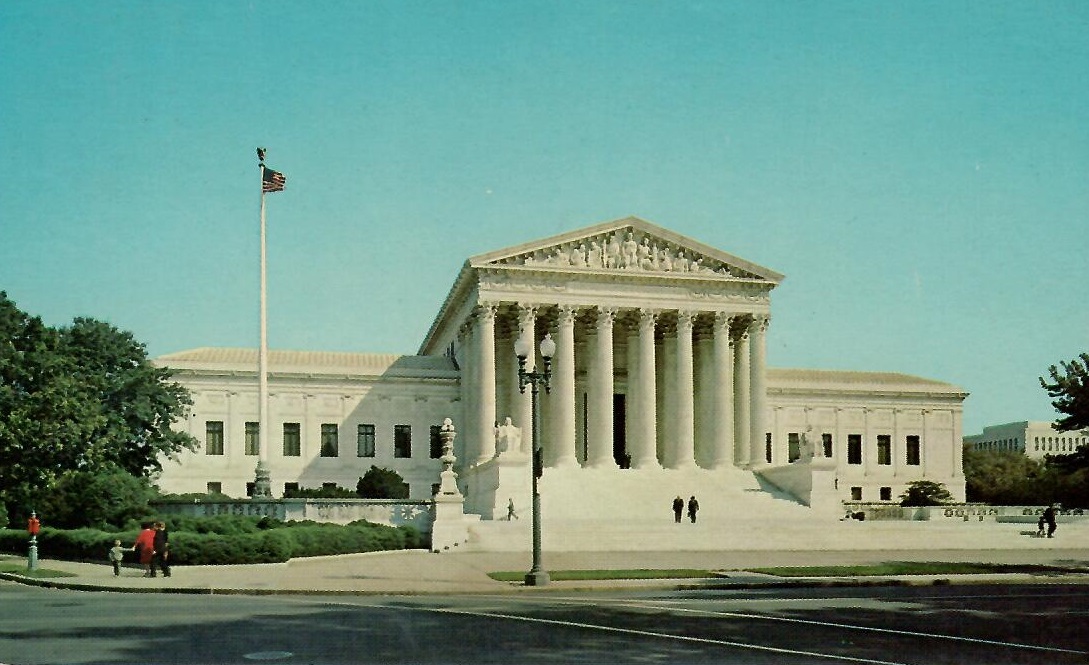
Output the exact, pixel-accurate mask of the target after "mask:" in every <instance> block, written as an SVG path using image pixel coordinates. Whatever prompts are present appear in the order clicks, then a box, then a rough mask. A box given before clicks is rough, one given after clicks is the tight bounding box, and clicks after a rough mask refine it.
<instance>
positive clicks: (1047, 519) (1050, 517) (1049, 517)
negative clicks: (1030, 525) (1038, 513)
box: [1044, 504, 1056, 538]
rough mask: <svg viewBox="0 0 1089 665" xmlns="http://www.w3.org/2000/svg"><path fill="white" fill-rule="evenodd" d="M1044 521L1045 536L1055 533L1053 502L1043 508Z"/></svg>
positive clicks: (1051, 535)
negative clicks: (1045, 525)
mask: <svg viewBox="0 0 1089 665" xmlns="http://www.w3.org/2000/svg"><path fill="white" fill-rule="evenodd" d="M1044 523H1045V524H1047V537H1048V538H1051V537H1053V536H1054V535H1055V527H1056V524H1055V504H1051V505H1050V506H1048V507H1047V509H1046V510H1044Z"/></svg>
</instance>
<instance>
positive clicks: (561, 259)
mask: <svg viewBox="0 0 1089 665" xmlns="http://www.w3.org/2000/svg"><path fill="white" fill-rule="evenodd" d="M782 279H783V276H782V275H780V274H778V273H776V272H775V271H773V270H770V269H768V268H764V267H761V266H758V265H755V264H753V263H750V262H748V261H745V260H744V259H741V258H738V257H735V256H732V255H730V254H727V253H725V252H723V251H721V250H717V249H714V248H712V247H709V246H706V245H703V244H700V243H698V242H696V241H693V240H690V239H688V238H685V237H683V236H680V235H678V234H676V233H673V232H671V231H668V230H667V229H663V228H660V227H658V226H655V225H653V224H650V223H648V222H645V221H643V220H641V219H637V218H627V219H622V220H617V221H614V222H607V223H604V224H599V225H597V226H593V227H589V228H586V229H582V230H579V231H573V232H570V233H566V234H562V235H559V236H555V237H552V238H548V239H545V240H540V241H536V242H530V243H526V244H523V245H519V246H517V247H511V248H508V249H504V250H498V251H494V252H490V253H487V254H482V255H479V256H476V257H472V258H470V259H469V260H468V261H466V263H465V264H464V266H463V268H462V270H461V272H460V274H459V275H458V277H457V279H456V280H455V282H454V284H453V287H452V288H451V290H450V292H449V295H448V296H447V298H446V300H445V302H444V303H443V305H442V307H441V308H440V310H439V312H438V314H437V316H436V318H435V320H434V323H433V324H432V326H431V329H430V330H429V332H428V333H427V336H426V338H425V340H424V341H423V343H422V344H421V346H420V348H419V351H418V355H409V356H385V355H378V354H364V353H320V352H306V351H301V352H289V351H273V352H271V353H270V360H269V367H270V373H269V389H270V405H269V413H270V423H271V426H270V430H271V431H270V432H269V434H270V436H269V437H268V439H269V450H266V451H261V450H259V449H258V448H259V436H258V429H257V428H258V420H259V419H258V404H257V395H258V389H257V361H258V359H257V351H256V350H255V349H212V348H205V349H195V350H192V351H183V352H180V353H174V354H170V355H166V356H163V357H161V358H158V359H157V362H158V363H159V364H160V365H162V366H166V367H170V368H172V369H173V370H175V380H177V381H178V382H180V383H181V384H183V385H185V386H186V387H187V388H189V389H190V390H191V391H192V392H193V395H194V401H195V404H194V407H193V409H192V412H191V413H190V415H189V416H188V418H187V419H186V420H184V421H182V422H180V423H178V425H177V426H178V427H179V428H180V429H182V430H184V431H186V432H189V433H190V434H192V435H193V436H194V437H196V438H197V439H198V440H199V441H200V443H201V447H200V449H199V450H197V451H196V452H184V453H182V454H181V455H180V456H179V458H178V459H177V460H174V461H166V462H165V463H164V470H163V474H162V477H161V479H160V486H161V487H162V489H163V490H165V491H171V492H203V491H206V490H207V491H222V492H225V493H227V494H229V495H233V496H241V495H243V494H244V493H249V492H250V491H252V482H253V480H254V466H255V463H256V461H257V460H258V458H259V457H261V458H263V459H265V460H266V462H267V465H268V468H269V470H270V472H271V477H272V484H273V493H274V494H276V495H279V494H280V493H281V491H282V490H286V489H290V488H291V487H298V486H301V487H306V488H313V487H321V486H322V485H325V484H337V485H340V486H343V487H349V488H354V487H355V482H356V480H357V479H358V478H359V477H360V476H362V475H363V474H364V473H365V472H366V471H367V469H369V468H370V467H371V466H372V465H377V466H381V467H386V468H390V469H393V470H395V471H397V472H398V473H400V474H401V475H402V476H403V477H404V478H405V479H406V480H407V481H408V483H409V485H410V493H411V497H412V498H430V496H431V494H432V492H433V485H434V484H435V483H437V482H438V474H439V471H440V470H441V468H442V465H441V462H440V460H439V457H441V455H442V450H441V443H439V440H438V430H439V427H440V424H441V423H442V421H443V418H446V417H450V418H452V419H453V421H454V423H455V424H456V426H457V431H458V435H457V439H456V441H455V454H456V456H457V466H456V467H455V470H456V471H457V473H458V474H459V477H458V484H459V485H460V486H461V490H462V492H463V493H464V495H465V497H466V501H465V509H466V510H467V511H468V512H471V513H475V514H479V515H481V516H483V517H484V519H493V518H499V517H502V516H504V515H506V511H507V506H508V505H509V504H510V503H511V502H513V503H514V504H515V505H516V506H518V507H519V509H525V506H527V504H528V502H529V492H530V490H529V481H530V477H531V475H530V473H529V460H530V452H531V451H532V450H533V448H534V443H535V442H534V441H533V433H532V430H531V427H530V422H531V410H530V395H529V393H528V391H527V393H522V392H520V391H519V386H518V374H517V365H518V363H517V360H516V357H515V353H514V348H515V341H516V340H519V339H521V340H524V341H525V342H526V343H527V344H528V347H529V348H531V349H535V348H536V347H537V346H538V344H539V343H540V342H541V340H542V339H543V338H544V337H545V335H550V336H551V339H552V340H554V341H555V343H556V347H557V348H556V352H555V357H554V358H553V359H552V364H551V369H552V381H551V390H550V391H549V393H548V394H543V393H542V395H541V405H540V406H541V408H540V415H541V423H540V424H541V441H540V442H539V445H540V447H541V448H542V460H543V466H544V474H543V477H542V479H543V480H542V482H543V484H544V489H543V490H542V495H543V500H544V501H545V503H546V514H547V515H549V516H551V517H560V516H567V517H578V516H584V515H585V514H586V511H587V510H597V511H603V510H604V511H607V514H610V515H618V516H619V515H624V516H627V517H632V518H637V517H639V516H645V515H646V514H647V513H648V511H658V510H660V509H661V507H662V506H666V507H668V505H669V503H670V501H671V500H672V498H673V497H674V496H675V495H676V494H677V493H678V492H684V493H685V495H686V496H688V495H691V494H694V493H695V494H699V496H700V501H701V503H702V502H703V501H704V499H705V497H707V498H708V499H711V498H712V497H714V496H719V497H721V501H720V503H721V505H723V506H729V509H730V510H734V511H738V512H744V513H745V514H753V515H764V514H768V515H770V514H772V513H774V511H775V509H776V506H777V505H781V504H784V503H790V502H784V501H779V500H778V499H774V500H773V499H772V498H770V496H771V494H770V493H772V492H777V493H778V494H777V495H776V496H777V497H778V498H782V497H783V495H784V493H785V494H788V495H790V496H792V497H794V498H795V500H796V502H797V503H795V504H794V506H795V509H803V508H802V506H798V505H797V504H798V503H800V504H804V505H806V506H811V507H815V506H816V505H817V504H821V505H822V506H823V507H825V508H829V509H832V510H831V513H830V512H828V511H826V514H832V513H835V512H836V511H838V510H839V509H840V506H841V502H842V501H845V500H854V501H860V500H861V501H894V500H896V498H897V497H898V496H899V495H900V494H901V493H902V492H903V491H904V490H905V489H906V487H907V485H908V483H910V482H911V481H913V480H919V479H927V480H933V481H937V482H940V483H943V484H945V485H946V486H947V487H948V488H949V490H950V492H951V493H952V495H953V497H954V498H955V499H957V500H963V499H964V476H963V472H962V468H961V452H962V446H961V437H962V431H961V416H962V406H963V401H964V398H965V396H966V393H964V391H963V390H961V389H960V388H958V387H956V386H953V385H950V384H948V383H944V382H941V381H935V380H932V379H924V378H919V377H914V376H908V375H904V374H894V373H880V372H845V371H830V370H799V369H772V368H768V367H767V364H766V352H765V348H766V341H765V340H766V333H767V330H768V326H769V323H770V319H771V317H770V314H771V291H772V290H773V289H774V288H775V287H776V286H777V285H778V283H779V282H780V281H781V280H782ZM528 364H529V366H530V368H531V369H532V367H533V366H534V365H536V366H537V368H538V369H540V368H541V367H542V361H541V359H540V358H537V359H536V360H534V358H532V357H531V358H530V359H529V363H528ZM762 497H763V498H762Z"/></svg>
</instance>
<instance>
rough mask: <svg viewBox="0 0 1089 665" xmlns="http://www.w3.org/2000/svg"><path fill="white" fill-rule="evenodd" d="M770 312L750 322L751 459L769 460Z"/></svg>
mask: <svg viewBox="0 0 1089 665" xmlns="http://www.w3.org/2000/svg"><path fill="white" fill-rule="evenodd" d="M769 322H770V319H769V317H767V316H756V317H753V320H752V323H750V324H749V340H750V341H749V356H750V360H749V375H750V377H751V378H750V379H749V390H750V391H751V394H750V403H751V404H752V415H751V416H749V418H750V420H749V428H750V434H749V445H750V446H751V448H750V453H749V462H750V463H751V464H753V465H760V464H767V463H768V462H767V457H766V452H765V448H766V446H765V442H766V439H767V422H766V419H767V413H768V383H767V381H768V379H767V343H766V339H767V335H766V333H767V330H768V323H769Z"/></svg>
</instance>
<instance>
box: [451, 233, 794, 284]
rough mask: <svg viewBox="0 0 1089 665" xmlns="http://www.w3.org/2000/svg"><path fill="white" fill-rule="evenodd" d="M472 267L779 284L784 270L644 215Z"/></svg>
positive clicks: (479, 259) (494, 255) (492, 256)
mask: <svg viewBox="0 0 1089 665" xmlns="http://www.w3.org/2000/svg"><path fill="white" fill-rule="evenodd" d="M469 265H470V266H473V267H476V268H483V267H516V268H530V269H544V270H564V271H607V272H613V271H625V272H631V273H663V274H676V275H691V276H700V277H721V278H733V279H755V280H764V281H770V282H775V283H778V282H779V281H781V280H782V279H783V276H782V275H780V274H779V273H777V272H775V271H773V270H770V269H768V268H764V267H762V266H759V265H756V264H754V263H751V262H749V261H745V260H744V259H741V258H738V257H736V256H733V255H731V254H728V253H726V252H723V251H721V250H718V249H715V248H713V247H710V246H708V245H704V244H702V243H699V242H696V241H694V240H692V239H690V238H686V237H684V236H682V235H680V234H677V233H674V232H672V231H670V230H668V229H664V228H662V227H660V226H656V225H654V224H651V223H650V222H647V221H646V220H643V219H640V218H638V217H626V218H624V219H618V220H615V221H612V222H605V223H603V224H598V225H595V226H591V227H589V228H584V229H579V230H576V231H570V232H568V233H563V234H560V235H556V236H552V237H550V238H545V239H543V240H538V241H534V242H529V243H525V244H522V245H518V246H516V247H509V248H507V249H501V250H496V251H494V252H489V253H487V254H481V255H479V256H474V257H473V258H471V259H469Z"/></svg>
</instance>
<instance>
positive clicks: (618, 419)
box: [613, 395, 631, 469]
mask: <svg viewBox="0 0 1089 665" xmlns="http://www.w3.org/2000/svg"><path fill="white" fill-rule="evenodd" d="M625 397H626V395H613V460H614V461H615V462H616V465H617V466H619V467H620V468H621V469H628V468H631V455H629V454H628V442H627V439H625V438H624V434H625V432H626V431H627V427H626V424H627V423H626V422H625V417H626V415H627V402H626V401H625V399H624V398H625Z"/></svg>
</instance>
